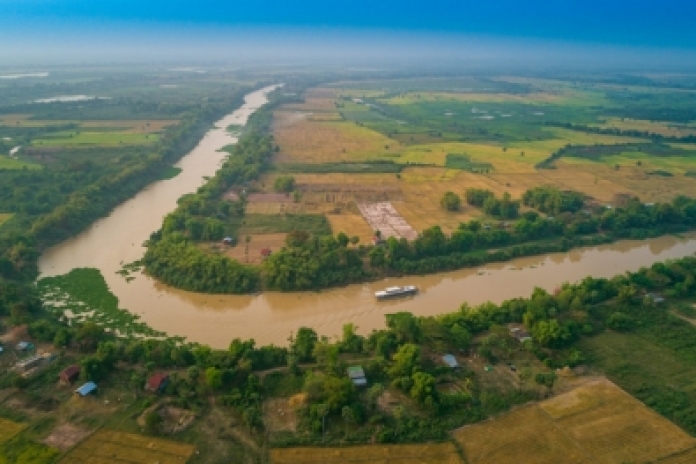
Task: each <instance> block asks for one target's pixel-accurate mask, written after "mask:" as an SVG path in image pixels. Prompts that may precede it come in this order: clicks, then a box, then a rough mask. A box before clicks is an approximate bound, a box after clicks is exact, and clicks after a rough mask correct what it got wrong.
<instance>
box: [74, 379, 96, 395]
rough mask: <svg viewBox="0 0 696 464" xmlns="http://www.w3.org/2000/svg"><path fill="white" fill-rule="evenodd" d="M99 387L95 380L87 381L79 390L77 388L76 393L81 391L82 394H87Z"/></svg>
mask: <svg viewBox="0 0 696 464" xmlns="http://www.w3.org/2000/svg"><path fill="white" fill-rule="evenodd" d="M96 389H97V384H96V383H94V382H87V383H86V384H84V385H83V386H81V387H80V388H78V389H77V390H75V392H76V393H79V394H80V396H87V395H89V394H90V393H92V392H93V391H94V390H96Z"/></svg>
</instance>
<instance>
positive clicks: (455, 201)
mask: <svg viewBox="0 0 696 464" xmlns="http://www.w3.org/2000/svg"><path fill="white" fill-rule="evenodd" d="M461 204H462V199H461V198H459V195H457V194H456V193H454V192H446V193H445V194H444V195H443V196H442V199H441V200H440V205H442V207H443V208H445V209H446V210H447V211H459V208H460V206H461Z"/></svg>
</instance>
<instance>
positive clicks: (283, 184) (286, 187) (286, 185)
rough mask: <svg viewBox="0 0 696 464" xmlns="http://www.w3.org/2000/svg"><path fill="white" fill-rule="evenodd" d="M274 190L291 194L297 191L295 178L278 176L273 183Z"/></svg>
mask: <svg viewBox="0 0 696 464" xmlns="http://www.w3.org/2000/svg"><path fill="white" fill-rule="evenodd" d="M273 189H274V190H275V191H276V192H282V193H290V192H292V191H293V190H294V189H295V178H294V177H293V176H278V177H276V178H275V180H274V181H273Z"/></svg>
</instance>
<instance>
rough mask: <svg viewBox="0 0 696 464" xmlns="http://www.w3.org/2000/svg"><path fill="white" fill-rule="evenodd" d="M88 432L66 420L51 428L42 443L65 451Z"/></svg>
mask: <svg viewBox="0 0 696 464" xmlns="http://www.w3.org/2000/svg"><path fill="white" fill-rule="evenodd" d="M89 434H90V431H89V430H85V429H83V428H81V427H78V426H76V425H74V424H70V423H67V422H66V423H65V424H61V425H59V426H58V427H56V428H55V429H53V431H52V432H51V434H50V435H49V436H47V437H46V438H44V440H43V443H44V444H46V445H48V446H50V447H52V448H58V449H59V450H61V451H67V450H69V449H70V448H72V447H73V446H75V445H76V444H77V443H79V442H80V441H82V439H83V438H85V437H86V436H87V435H89Z"/></svg>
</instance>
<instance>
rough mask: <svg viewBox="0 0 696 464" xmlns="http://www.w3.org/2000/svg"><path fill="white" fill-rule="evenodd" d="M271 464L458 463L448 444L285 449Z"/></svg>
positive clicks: (273, 454)
mask: <svg viewBox="0 0 696 464" xmlns="http://www.w3.org/2000/svg"><path fill="white" fill-rule="evenodd" d="M270 458H271V464H286V463H287V464H294V463H307V464H311V463H331V462H336V463H339V462H340V463H346V462H356V463H371V464H372V463H374V464H397V463H413V464H416V463H419V464H440V463H441V464H460V463H463V461H462V459H461V457H460V456H459V453H458V452H457V449H456V448H455V446H454V445H453V444H451V443H432V444H425V445H372V446H348V447H342V448H287V449H274V450H271V452H270Z"/></svg>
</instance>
